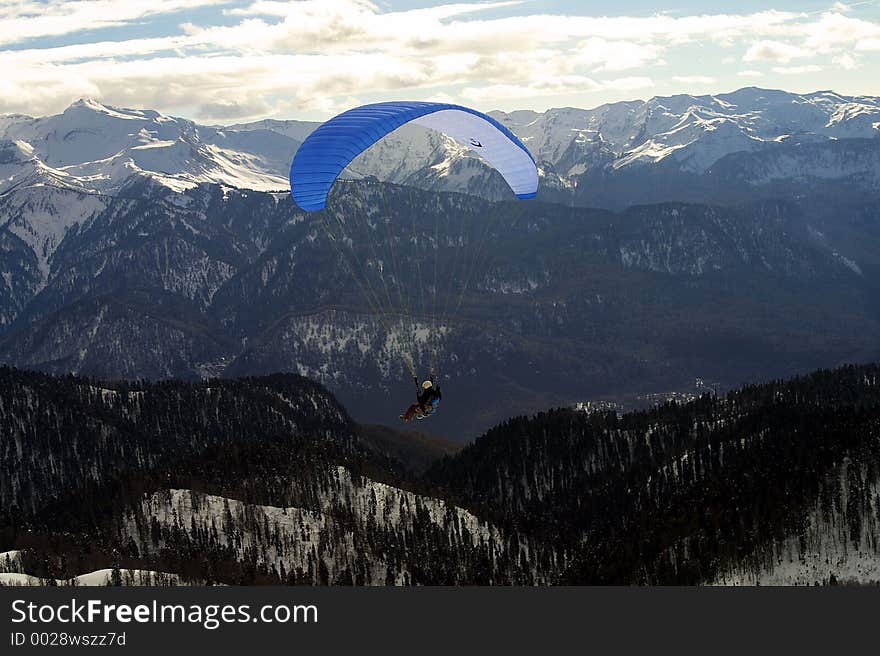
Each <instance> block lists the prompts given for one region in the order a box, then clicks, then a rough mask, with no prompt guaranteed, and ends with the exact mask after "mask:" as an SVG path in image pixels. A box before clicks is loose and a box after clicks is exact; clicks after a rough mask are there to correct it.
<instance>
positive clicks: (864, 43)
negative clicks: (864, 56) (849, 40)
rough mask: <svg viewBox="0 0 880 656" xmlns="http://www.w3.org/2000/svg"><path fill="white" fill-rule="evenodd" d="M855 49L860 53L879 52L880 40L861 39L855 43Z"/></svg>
mask: <svg viewBox="0 0 880 656" xmlns="http://www.w3.org/2000/svg"><path fill="white" fill-rule="evenodd" d="M855 49H856V50H857V51H860V52H873V51H878V50H880V38H878V39H862V40H861V41H859V42H858V43H856V47H855Z"/></svg>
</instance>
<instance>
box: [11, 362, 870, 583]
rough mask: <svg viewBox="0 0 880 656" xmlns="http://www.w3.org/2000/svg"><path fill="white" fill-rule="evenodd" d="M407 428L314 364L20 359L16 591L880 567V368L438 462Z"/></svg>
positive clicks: (558, 430)
mask: <svg viewBox="0 0 880 656" xmlns="http://www.w3.org/2000/svg"><path fill="white" fill-rule="evenodd" d="M371 430H373V429H371ZM388 439H389V438H388V437H387V436H386V438H385V441H384V442H383V441H382V440H377V437H376V435H375V434H371V431H366V432H365V431H364V430H363V429H361V428H360V427H359V426H357V425H356V424H354V423H353V422H351V420H350V419H348V416H347V414H346V413H345V411H344V410H343V409H342V408H341V406H339V405H338V403H336V401H335V400H334V399H333V397H331V396H330V395H329V394H328V393H327V392H326V391H325V390H324V389H323V388H321V387H320V386H319V385H316V384H315V383H312V382H311V381H308V380H305V379H303V378H300V377H297V376H289V375H285V376H272V377H266V378H248V379H239V380H228V381H223V380H211V381H205V382H201V383H181V382H177V381H168V382H164V383H98V382H96V381H90V380H86V379H81V378H75V377H64V378H55V377H50V376H46V375H43V374H35V373H28V372H21V371H17V370H12V369H3V370H2V371H0V471H2V473H3V477H2V487H0V494H2V503H0V551H4V552H9V554H12V556H10V557H9V558H6V559H4V562H3V563H0V565H3V567H2V569H5V570H7V572H8V573H11V574H15V575H16V576H11V575H10V576H7V577H6V578H4V577H3V575H0V581H7V582H15V581H19V582H20V581H25V580H30V579H23V578H22V576H23V575H31V576H36V577H42V578H44V579H47V580H48V579H51V580H57V581H61V582H64V581H67V580H70V579H71V578H73V577H76V576H77V575H81V574H85V573H87V572H102V571H104V570H110V572H111V574H113V576H114V578H113V580H115V581H119V580H120V578H119V577H120V575H121V574H120V572H123V571H125V570H129V569H130V570H132V571H134V572H159V573H163V574H161V576H159V577H158V579H157V581H159V582H163V583H174V582H191V583H196V584H201V583H214V582H220V583H319V584H325V583H348V584H439V583H445V584H464V583H491V584H504V583H508V584H509V583H516V584H546V583H578V584H583V583H603V584H604V583H618V584H711V583H722V584H731V583H746V584H750V583H784V584H789V583H800V584H805V583H807V584H812V583H831V582H835V581H836V582H858V583H870V582H877V581H878V579H880V576H878V572H880V366H877V365H865V366H849V367H844V368H841V369H838V370H834V371H828V370H826V371H819V372H816V373H814V374H811V375H808V376H803V377H799V378H796V379H793V380H789V381H775V382H772V383H766V384H761V385H753V386H748V387H745V388H742V389H740V390H738V391H734V392H730V393H728V394H725V395H723V396H714V395H711V394H708V395H704V396H703V397H700V398H699V399H696V400H694V401H692V402H689V403H667V404H665V405H662V406H659V407H656V408H654V409H652V410H646V411H640V412H630V413H626V414H616V413H609V412H594V413H586V412H583V411H575V410H569V409H557V410H552V411H548V412H544V413H540V414H538V415H535V416H532V417H520V418H514V419H511V420H508V421H506V422H504V423H502V424H500V425H498V426H497V427H495V428H494V429H492V430H490V431H488V432H487V433H486V434H485V435H483V436H482V437H480V438H478V439H477V440H476V441H474V442H473V443H472V444H471V445H469V446H467V447H466V448H464V449H463V450H461V451H460V452H458V453H456V454H453V455H447V456H444V457H442V458H440V459H437V460H435V461H434V464H433V465H432V466H431V467H430V468H429V469H428V470H427V471H426V472H425V473H424V474H420V473H419V472H418V470H417V468H418V467H419V466H420V465H419V464H418V463H420V462H422V460H421V457H415V456H414V455H413V453H412V451H411V450H410V452H409V453H407V452H403V453H404V455H405V456H406V457H407V458H408V460H409V461H410V462H412V463H416V468H413V467H408V466H407V465H405V464H404V463H403V462H401V461H400V460H397V459H396V458H395V456H394V453H393V451H394V450H393V449H390V448H389V441H388ZM395 441H396V440H392V441H391V442H390V443H392V444H393V443H394V442H395ZM438 448H439V447H437V446H436V445H435V446H431V447H430V449H429V448H427V447H426V450H425V453H426V454H427V453H434V454H436V453H437V449H438ZM423 457H429V456H427V455H425V456H423ZM114 572H115V573H114ZM136 576H141V575H140V574H132V575H131V577H130V578H129V579H128V580H134V578H136ZM143 576H146V575H145V574H144V575H143ZM151 576H152V575H151ZM132 577H134V578H132ZM89 580H90V579H89Z"/></svg>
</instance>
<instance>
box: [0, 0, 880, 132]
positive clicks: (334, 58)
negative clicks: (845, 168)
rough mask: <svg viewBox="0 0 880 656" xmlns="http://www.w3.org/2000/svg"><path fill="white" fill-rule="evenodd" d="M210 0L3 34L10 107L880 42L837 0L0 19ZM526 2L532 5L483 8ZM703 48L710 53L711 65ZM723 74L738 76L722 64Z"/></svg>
mask: <svg viewBox="0 0 880 656" xmlns="http://www.w3.org/2000/svg"><path fill="white" fill-rule="evenodd" d="M206 4H219V5H224V4H229V5H230V6H229V7H227V8H226V9H225V11H224V14H225V19H224V21H223V23H229V21H232V24H216V22H215V23H211V21H210V20H207V19H201V20H200V22H199V23H198V24H196V23H195V22H194V19H192V20H191V21H190V22H183V24H182V25H176V26H174V27H173V28H171V29H168V28H167V21H163V25H166V27H165V31H164V32H162V31H158V30H157V31H156V32H155V34H157V35H158V36H155V37H151V38H136V39H130V40H125V41H111V40H109V39H110V38H111V35H113V34H114V33H113V32H112V31H104V32H100V37H99V38H98V39H96V38H87V37H89V36H91V35H84V36H83V38H82V39H81V40H83V41H84V42H83V43H77V44H75V45H68V46H63V47H54V48H41V47H39V44H38V42H37V41H33V42H29V43H27V44H26V45H28V46H29V47H28V48H27V49H24V50H5V51H3V50H0V67H2V70H3V71H4V77H3V78H2V79H0V92H2V95H0V111H21V112H25V113H35V114H40V113H50V112H54V111H59V110H61V109H63V108H64V107H65V106H66V105H67V104H69V102H70V101H71V100H73V99H75V98H76V97H77V96H82V95H92V96H96V97H99V98H101V99H103V100H104V101H106V102H109V103H111V104H113V103H116V104H120V105H133V106H150V107H155V108H157V109H160V110H163V111H166V112H174V111H179V108H186V110H187V111H196V112H198V113H199V118H204V117H205V116H210V117H212V118H215V119H217V120H221V119H222V118H223V117H227V116H228V117H234V116H245V115H253V116H254V117H257V116H259V115H271V114H275V115H278V114H287V115H289V114H291V113H294V112H297V111H301V110H311V111H314V112H318V111H324V110H327V111H330V110H332V109H335V108H336V107H338V106H340V104H342V103H349V104H350V102H351V101H353V100H354V101H356V99H358V98H365V97H370V98H375V97H376V96H377V94H387V95H389V96H402V95H406V96H408V97H419V98H429V97H434V98H439V97H443V98H447V99H458V100H461V99H467V100H473V101H474V102H481V103H485V104H487V105H494V104H495V102H496V101H500V100H503V99H514V98H532V97H533V98H538V97H541V98H543V97H550V96H564V95H578V94H583V93H585V92H589V93H600V94H601V92H607V94H606V95H613V94H614V93H615V92H627V91H633V92H636V91H640V90H647V89H650V88H651V87H652V86H653V84H654V82H653V79H652V78H658V79H659V75H660V69H659V67H661V66H667V63H666V62H667V61H678V60H680V58H681V56H682V53H685V52H686V53H687V55H686V56H688V57H691V56H692V53H693V52H694V48H696V47H699V48H700V50H701V57H700V59H693V60H689V61H690V62H691V64H693V65H692V66H690V65H689V66H688V68H686V69H684V70H686V71H688V73H687V74H681V75H674V73H669V72H666V73H665V74H664V75H663V76H662V77H663V79H664V80H666V81H669V82H672V83H675V84H677V85H682V86H687V85H691V86H693V85H704V86H705V85H709V84H717V83H718V82H716V79H715V77H714V76H715V75H716V70H718V67H716V68H715V69H713V68H711V65H712V64H713V63H715V62H717V61H724V62H726V63H728V64H730V63H733V62H732V60H731V57H730V55H731V54H736V55H737V59H739V58H742V59H743V60H744V61H747V62H759V61H767V62H770V63H771V64H772V65H777V69H774V72H777V73H779V72H780V71H785V72H783V73H781V74H795V73H794V72H795V71H797V72H801V73H809V72H814V71H815V70H818V67H817V68H816V69H813V68H810V67H809V66H788V64H791V63H801V62H804V61H806V62H809V61H810V60H811V59H812V58H813V57H815V56H816V55H817V54H822V55H824V59H823V60H822V62H823V63H824V62H828V61H830V60H832V59H833V60H834V63H835V65H836V66H838V67H844V68H845V67H847V66H848V65H849V64H850V60H852V63H855V64H857V63H858V61H857V55H856V52H869V51H872V50H880V32H878V31H877V30H878V25H877V24H876V23H872V22H870V21H865V20H858V19H853V18H850V17H848V16H844V15H842V10H840V9H838V10H837V11H835V12H824V13H822V14H819V15H810V14H804V13H794V12H782V11H760V12H756V13H751V14H701V15H691V16H688V15H683V14H676V15H668V14H666V15H654V16H605V17H591V16H566V15H550V14H533V15H528V11H530V4H529V3H519V2H487V3H483V2H473V1H471V2H459V3H451V4H445V5H438V6H434V7H427V8H423V9H414V10H408V11H395V10H389V9H386V8H385V7H386V4H387V3H379V2H378V0H376V2H369V1H367V0H296V1H291V2H280V1H272V0H261V1H258V2H253V3H252V4H250V5H247V6H243V7H242V6H235V7H233V6H231V3H227V2H224V1H223V0H168V1H167V2H160V3H156V2H147V1H146V0H132V1H131V2H112V1H111V0H76V1H70V2H64V1H62V0H49V2H48V4H47V5H43V4H39V3H35V2H31V1H30V0H25V1H24V2H17V0H16V2H15V3H12V2H10V1H9V0H0V26H2V25H4V21H5V22H6V25H7V28H10V29H5V30H3V31H2V32H0V34H2V36H0V43H2V41H3V40H6V42H7V43H11V42H12V41H14V40H20V39H21V38H27V37H22V36H21V34H27V33H28V30H31V32H32V33H42V35H43V36H50V35H52V34H54V32H53V31H52V30H61V29H62V26H61V24H62V23H64V24H65V25H64V27H63V29H64V30H66V32H64V33H70V32H74V31H77V30H82V29H84V27H86V26H89V25H91V26H93V27H94V26H98V27H105V26H108V25H111V24H117V23H130V22H133V21H143V22H146V23H148V22H149V20H151V19H150V17H151V16H152V15H154V14H155V12H157V11H161V12H163V13H170V12H173V11H178V10H180V9H181V8H186V7H193V6H199V5H206ZM44 6H45V7H47V11H46V12H45V16H44V17H46V18H51V20H50V21H49V22H44V23H41V24H38V25H37V27H29V28H27V29H25V30H18V29H11V27H12V26H13V25H12V23H14V24H15V25H14V26H15V27H17V26H18V25H19V24H24V23H29V21H30V19H27V20H25V19H26V18H27V17H28V16H37V14H39V11H38V10H39V9H40V8H41V7H44ZM516 6H519V7H521V11H520V10H517V11H518V13H519V15H509V14H510V13H511V12H510V11H508V12H505V15H503V16H492V15H489V14H486V13H485V12H486V10H488V9H497V8H499V7H516ZM151 12H152V13H151ZM99 14H100V15H99ZM215 14H216V12H215ZM199 15H200V16H201V15H203V12H200V14H199ZM40 16H42V14H41V15H40ZM183 20H184V19H183V17H182V18H181V21H183ZM10 21H11V22H12V23H10ZM59 33H60V32H59ZM150 33H153V32H150ZM722 47H724V48H734V50H730V49H728V50H726V51H722V49H721V48H722ZM685 48H688V49H689V50H685ZM722 55H724V57H723V59H722ZM712 57H717V59H715V60H714V61H713V59H712ZM847 57H849V58H850V59H847ZM701 61H704V62H705V65H704V67H702V68H698V67H697V66H698V65H699V64H700V62H701ZM866 61H867V59H866ZM868 68H869V67H868V65H867V63H866V65H865V69H866V70H867V69H868ZM702 71H705V72H706V73H708V74H704V73H702ZM677 72H681V69H679V71H677ZM625 73H633V74H634V75H631V76H629V77H627V76H625ZM724 75H728V76H732V75H733V73H725V74H724ZM737 75H739V76H741V77H757V76H759V75H760V72H759V71H756V70H747V71H740V72H739V73H737ZM606 78H608V79H606ZM718 79H720V80H722V83H723V80H724V79H725V78H724V77H723V76H722V75H721V74H718ZM727 79H729V78H727Z"/></svg>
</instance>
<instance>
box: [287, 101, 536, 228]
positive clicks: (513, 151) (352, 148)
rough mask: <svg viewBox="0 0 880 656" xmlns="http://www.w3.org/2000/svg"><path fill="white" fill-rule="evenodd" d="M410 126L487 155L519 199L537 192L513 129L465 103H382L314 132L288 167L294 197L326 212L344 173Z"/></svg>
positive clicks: (533, 169)
mask: <svg viewBox="0 0 880 656" xmlns="http://www.w3.org/2000/svg"><path fill="white" fill-rule="evenodd" d="M406 123H416V124H418V125H422V126H424V127H427V128H431V129H434V130H437V131H438V132H442V133H443V134H446V135H449V136H450V137H452V138H453V139H455V140H456V141H458V142H460V143H462V144H463V145H465V146H467V147H468V148H470V149H471V150H473V151H474V152H476V153H478V154H479V155H480V156H482V157H483V159H485V160H486V161H487V162H489V164H491V165H492V166H493V167H494V168H496V169H497V170H498V172H499V173H501V175H502V176H503V177H504V179H505V180H506V181H507V184H508V185H510V188H511V189H512V190H513V193H515V194H516V196H517V197H518V198H534V197H535V196H536V195H537V193H538V169H537V167H536V166H535V158H534V157H532V154H531V153H530V152H529V151H528V149H527V148H526V147H525V146H524V145H523V143H522V141H520V140H519V139H518V138H517V137H516V136H515V135H514V134H513V133H512V132H511V131H510V130H508V129H507V128H506V127H504V126H503V125H501V124H500V123H499V122H498V121H496V120H495V119H494V118H492V117H491V116H487V115H486V114H483V113H482V112H478V111H476V110H474V109H470V108H468V107H462V106H461V105H452V104H447V103H430V102H384V103H375V104H372V105H363V106H361V107H355V108H354V109H350V110H348V111H347V112H343V113H342V114H339V115H338V116H335V117H334V118H331V119H330V120H329V121H327V122H326V123H324V124H323V125H321V126H320V127H319V128H318V129H317V130H315V131H314V132H312V134H310V135H309V136H308V138H307V139H306V140H305V141H304V142H303V144H302V145H301V146H300V147H299V150H298V151H297V152H296V155H295V156H294V158H293V164H291V167H290V193H291V194H293V198H294V200H295V201H296V203H297V204H298V205H299V206H300V207H301V208H302V209H304V210H307V211H313V210H320V209H323V208H324V206H325V205H326V203H327V194H328V193H330V187H332V186H333V182H334V181H335V180H336V178H337V177H338V176H339V174H340V173H342V170H343V169H344V168H345V167H346V166H348V164H349V163H350V162H351V161H352V160H353V159H354V158H355V157H357V156H358V155H359V154H360V153H362V152H363V151H364V150H366V149H367V148H369V147H370V146H372V145H373V144H374V143H376V142H377V141H378V140H379V139H381V138H382V137H384V136H385V135H387V134H389V133H390V132H393V131H394V130H396V129H397V128H399V127H400V126H401V125H404V124H406Z"/></svg>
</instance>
